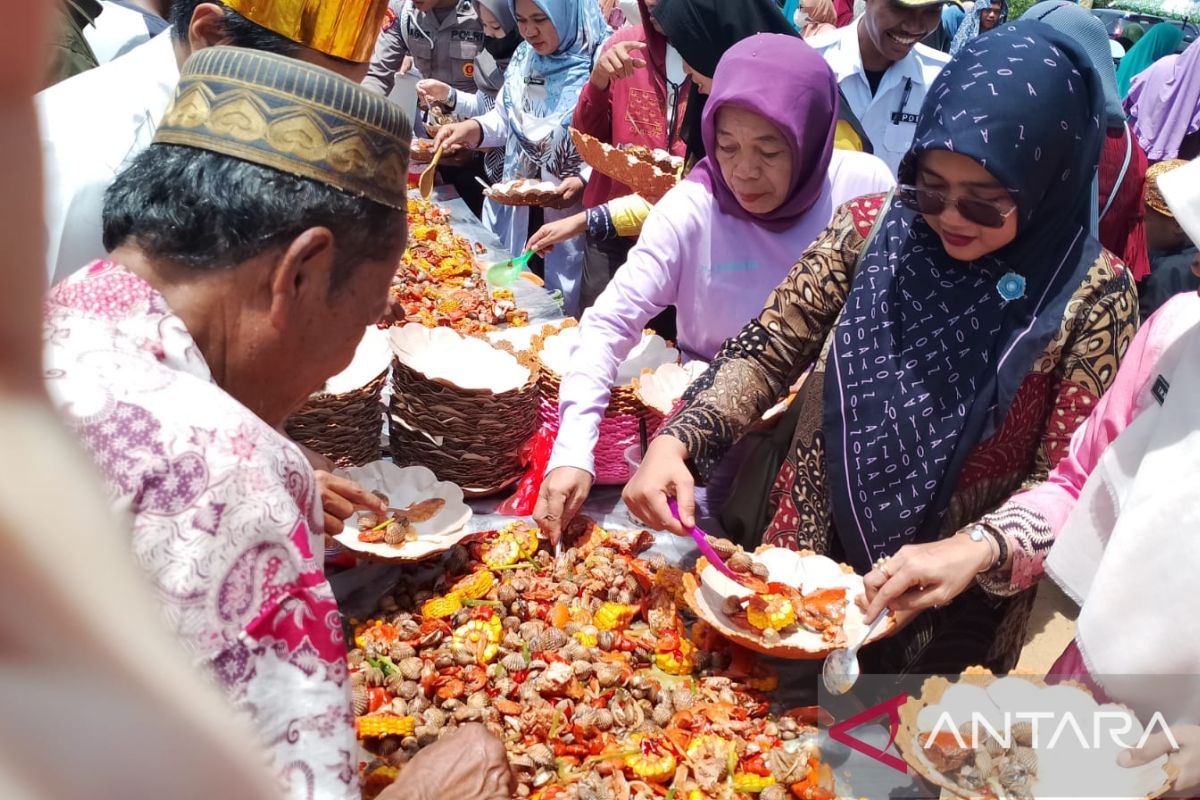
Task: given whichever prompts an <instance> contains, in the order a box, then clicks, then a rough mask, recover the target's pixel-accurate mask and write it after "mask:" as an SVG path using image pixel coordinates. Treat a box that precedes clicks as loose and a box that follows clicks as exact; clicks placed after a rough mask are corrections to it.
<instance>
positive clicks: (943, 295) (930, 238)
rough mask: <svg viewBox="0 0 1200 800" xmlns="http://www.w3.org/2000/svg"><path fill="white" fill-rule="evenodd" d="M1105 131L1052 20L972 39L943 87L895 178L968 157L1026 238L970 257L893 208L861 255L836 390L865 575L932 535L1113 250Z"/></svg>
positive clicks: (933, 92) (834, 474)
mask: <svg viewBox="0 0 1200 800" xmlns="http://www.w3.org/2000/svg"><path fill="white" fill-rule="evenodd" d="M1103 135H1104V94H1103V89H1102V86H1101V81H1100V78H1099V76H1098V75H1097V73H1096V72H1095V69H1094V68H1093V66H1092V62H1091V61H1090V60H1089V59H1088V56H1087V54H1086V53H1085V52H1084V51H1083V49H1082V48H1081V47H1080V46H1079V45H1078V44H1077V43H1075V42H1074V41H1073V40H1072V39H1070V38H1069V37H1068V36H1066V35H1064V34H1062V33H1059V32H1058V31H1056V30H1054V29H1053V28H1051V27H1050V26H1048V25H1045V24H1043V23H1040V22H1034V21H1020V22H1015V23H1010V24H1006V25H1002V26H1000V27H998V28H996V29H995V30H993V31H990V32H988V33H986V34H984V35H983V36H980V37H978V38H976V39H974V40H972V41H971V42H970V43H968V44H967V45H966V46H965V47H964V48H963V49H962V51H961V52H960V53H959V54H958V55H957V56H956V57H955V58H954V59H952V60H951V61H950V63H949V64H948V65H947V66H946V68H945V70H943V72H942V73H941V75H940V76H938V78H937V79H936V80H935V81H934V83H933V85H932V86H931V87H930V89H929V92H928V94H927V95H926V97H925V101H924V103H923V105H922V108H921V118H920V121H919V122H918V123H917V129H916V133H915V135H914V139H913V145H912V147H911V149H910V150H909V152H908V154H907V155H906V156H905V158H904V160H903V162H902V163H901V165H900V170H899V177H900V182H901V183H908V184H911V183H913V182H914V181H915V178H916V173H917V167H918V162H919V160H920V156H921V154H922V153H924V152H925V151H928V150H948V151H952V152H956V153H961V154H963V155H966V156H969V157H971V158H972V159H974V160H975V161H977V162H979V163H980V164H981V165H982V166H983V167H984V168H985V169H987V170H988V172H990V173H991V174H992V175H993V176H994V177H995V178H996V179H997V180H998V181H999V182H1000V183H1001V184H1003V185H1004V186H1005V187H1007V188H1008V189H1009V190H1010V192H1011V193H1012V196H1013V199H1014V200H1015V201H1016V203H1017V218H1018V222H1017V235H1016V239H1015V240H1014V241H1013V242H1011V243H1010V244H1008V245H1006V246H1005V247H1004V248H1002V249H1001V250H998V251H996V252H995V253H992V254H990V255H989V256H987V257H985V258H984V259H981V260H979V261H976V262H973V263H969V264H968V263H964V262H961V261H957V260H955V259H953V258H951V257H950V256H949V255H948V254H947V253H946V251H945V249H944V248H943V247H942V243H941V239H940V238H939V237H938V236H937V234H936V233H934V232H933V230H932V229H931V228H930V227H929V225H928V224H927V223H926V222H925V220H924V218H923V217H922V216H921V215H920V214H918V213H916V212H913V211H909V210H907V209H905V208H903V207H901V206H900V205H899V203H893V204H892V206H891V207H890V208H889V209H887V211H886V217H885V218H884V221H883V223H882V224H881V225H880V227H879V230H878V233H877V234H876V236H875V238H874V240H873V241H872V242H870V243H869V245H868V249H867V251H866V252H865V253H864V254H863V258H862V261H861V262H860V265H859V268H858V271H857V272H856V274H855V277H854V282H853V284H852V286H851V289H850V292H849V295H848V296H847V299H846V307H845V311H844V312H843V315H842V318H841V321H840V323H839V325H838V328H837V330H836V333H835V340H834V344H833V349H832V351H831V354H830V357H829V365H828V367H827V373H826V379H825V389H824V392H825V394H824V408H825V411H824V432H825V439H826V446H827V451H828V474H829V490H830V495H831V500H832V506H833V514H834V521H835V524H836V528H837V532H838V535H839V537H840V539H841V541H842V544H843V545H844V547H845V550H846V554H847V556H848V558H849V561H850V563H851V564H853V565H854V566H855V567H856V568H857V569H858V570H860V571H866V570H867V569H869V568H870V566H871V564H872V562H874V561H875V560H876V559H877V558H879V557H880V556H883V555H889V554H892V553H894V552H895V551H896V550H898V549H899V548H900V547H901V546H902V545H904V544H907V543H909V542H913V541H922V540H927V539H929V538H932V537H933V536H934V535H935V534H936V531H937V529H938V525H939V523H940V521H941V518H942V515H943V514H944V513H945V510H946V507H947V504H948V503H949V501H950V497H951V495H952V494H953V492H954V488H955V485H956V484H957V481H958V478H959V474H960V472H961V470H962V466H963V463H964V462H965V460H966V457H967V455H968V454H969V453H970V451H971V450H972V449H973V448H974V447H975V446H976V445H977V444H978V443H980V442H981V441H984V440H985V439H987V438H988V437H989V436H991V435H992V434H993V433H994V432H995V431H996V429H997V428H998V427H999V423H1000V422H1001V421H1002V420H1003V419H1004V417H1005V415H1006V414H1007V413H1008V410H1009V407H1010V406H1011V404H1012V401H1013V397H1014V395H1015V394H1016V392H1017V389H1018V388H1019V387H1020V385H1021V383H1022V382H1023V381H1024V380H1025V377H1026V375H1027V374H1028V373H1029V371H1030V369H1031V368H1032V367H1033V364H1034V361H1035V359H1036V358H1037V357H1038V355H1040V354H1041V353H1042V352H1043V350H1044V348H1045V346H1046V344H1047V343H1048V342H1049V340H1050V338H1051V336H1053V334H1054V333H1055V332H1056V331H1057V330H1058V329H1059V326H1060V325H1061V323H1062V319H1063V314H1064V312H1065V309H1066V304H1067V301H1068V300H1069V299H1070V297H1071V296H1072V294H1074V292H1075V290H1076V289H1077V288H1078V287H1079V285H1080V284H1081V283H1082V281H1083V279H1084V278H1085V276H1086V274H1087V272H1088V269H1089V268H1090V266H1091V265H1092V264H1093V263H1094V262H1095V260H1096V258H1097V257H1098V256H1099V253H1100V245H1099V243H1098V242H1096V241H1095V240H1094V239H1093V238H1092V237H1091V236H1090V234H1089V227H1090V215H1091V211H1090V202H1091V191H1090V186H1091V183H1092V179H1093V177H1094V176H1095V173H1096V165H1097V163H1098V161H1099V157H1100V147H1101V143H1102V140H1103ZM1014 273H1015V274H1016V275H1019V276H1021V277H1023V278H1024V279H1025V282H1026V285H1025V293H1024V297H1023V298H1021V299H1018V300H1014V301H1011V302H1006V301H1005V300H1004V299H1003V298H1002V297H1001V295H1000V293H999V292H998V285H997V284H998V283H999V282H1000V281H1001V279H1002V278H1004V277H1005V276H1006V275H1007V276H1009V277H1010V278H1011V277H1012V276H1013V275H1014Z"/></svg>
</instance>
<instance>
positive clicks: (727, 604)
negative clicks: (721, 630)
mask: <svg viewBox="0 0 1200 800" xmlns="http://www.w3.org/2000/svg"><path fill="white" fill-rule="evenodd" d="M721 611H723V612H725V616H727V617H732V616H734V615H735V614H740V613H741V611H742V598H740V597H738V596H737V595H730V596H729V597H726V598H725V599H724V600H723V601H722V602H721Z"/></svg>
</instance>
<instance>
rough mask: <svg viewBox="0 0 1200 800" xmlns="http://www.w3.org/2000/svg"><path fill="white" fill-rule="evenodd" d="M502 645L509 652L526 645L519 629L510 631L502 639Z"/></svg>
mask: <svg viewBox="0 0 1200 800" xmlns="http://www.w3.org/2000/svg"><path fill="white" fill-rule="evenodd" d="M500 647H501V648H502V649H504V650H508V651H509V652H516V651H519V650H522V649H523V648H524V647H525V640H524V639H522V638H521V633H520V632H519V631H509V632H507V633H505V634H504V638H502V639H501V640H500Z"/></svg>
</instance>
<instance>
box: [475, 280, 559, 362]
mask: <svg viewBox="0 0 1200 800" xmlns="http://www.w3.org/2000/svg"><path fill="white" fill-rule="evenodd" d="M484 271H485V272H486V271H487V270H486V269H485V270H484ZM561 324H562V323H560V322H551V323H545V324H540V325H539V324H537V323H534V324H531V325H520V326H516V327H513V326H510V327H507V328H497V329H496V330H494V331H488V332H487V333H485V334H484V336H486V337H487V338H488V341H489V342H507V343H508V344H509V345H510V346H511V347H512V349H513V350H514V351H516V352H518V353H524V352H526V351H529V350H532V349H533V337H535V336H538V335H543V336H549V335H550V334H552V333H554V331H556V330H557V329H558V328H559V327H560V326H561Z"/></svg>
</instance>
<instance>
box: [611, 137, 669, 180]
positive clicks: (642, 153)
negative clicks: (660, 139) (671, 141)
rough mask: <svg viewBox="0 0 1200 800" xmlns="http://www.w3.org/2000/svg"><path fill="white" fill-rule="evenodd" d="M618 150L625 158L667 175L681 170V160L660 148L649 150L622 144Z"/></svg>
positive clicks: (637, 145) (635, 145) (634, 145)
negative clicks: (647, 165)
mask: <svg viewBox="0 0 1200 800" xmlns="http://www.w3.org/2000/svg"><path fill="white" fill-rule="evenodd" d="M619 149H620V150H621V152H622V153H624V154H625V155H626V157H628V158H634V159H636V160H638V161H642V162H645V163H647V164H649V165H650V166H652V167H657V168H658V169H660V170H662V171H663V172H665V173H667V174H669V175H675V174H677V173H678V172H679V170H680V169H682V168H683V158H681V157H680V156H673V155H671V154H670V153H668V152H667V151H666V150H663V149H661V148H657V147H656V148H654V149H653V150H651V149H650V148H649V147H644V146H643V145H640V144H624V145H620V148H619ZM630 163H632V162H630Z"/></svg>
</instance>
